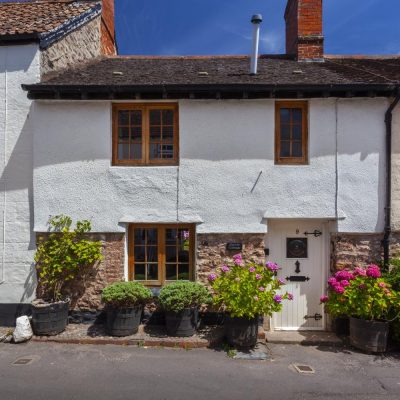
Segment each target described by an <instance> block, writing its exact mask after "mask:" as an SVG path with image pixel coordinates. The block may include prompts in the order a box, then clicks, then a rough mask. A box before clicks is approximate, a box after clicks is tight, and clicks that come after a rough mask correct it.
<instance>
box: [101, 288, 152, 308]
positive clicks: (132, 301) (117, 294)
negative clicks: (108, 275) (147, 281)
mask: <svg viewBox="0 0 400 400" xmlns="http://www.w3.org/2000/svg"><path fill="white" fill-rule="evenodd" d="M152 296H153V294H152V292H151V290H150V289H148V288H146V287H144V286H143V284H141V283H140V282H116V283H113V284H111V285H109V286H107V287H106V288H105V289H104V290H103V293H102V296H101V300H102V301H103V302H104V303H105V304H107V305H109V306H112V307H120V308H124V307H133V306H135V305H137V304H141V303H143V302H145V301H146V300H147V299H149V298H151V297H152Z"/></svg>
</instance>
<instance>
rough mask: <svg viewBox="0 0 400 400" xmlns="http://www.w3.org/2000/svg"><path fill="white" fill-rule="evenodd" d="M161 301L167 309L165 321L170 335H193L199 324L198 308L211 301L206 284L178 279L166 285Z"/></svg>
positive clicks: (161, 292)
mask: <svg viewBox="0 0 400 400" xmlns="http://www.w3.org/2000/svg"><path fill="white" fill-rule="evenodd" d="M159 301H160V304H161V306H162V307H163V309H164V310H165V323H166V328H167V333H168V335H170V336H179V337H184V336H192V335H194V333H195V331H196V329H197V325H198V309H199V306H200V305H202V304H206V303H209V302H210V301H211V296H210V293H209V291H208V290H207V288H206V287H205V286H203V285H202V284H200V283H196V282H188V281H178V282H174V283H171V284H169V285H167V286H164V287H163V288H162V289H161V291H160V296H159Z"/></svg>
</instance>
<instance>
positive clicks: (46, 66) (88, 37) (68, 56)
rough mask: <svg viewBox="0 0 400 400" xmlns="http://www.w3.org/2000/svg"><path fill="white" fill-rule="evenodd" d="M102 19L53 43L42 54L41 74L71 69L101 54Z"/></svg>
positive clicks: (95, 20)
mask: <svg viewBox="0 0 400 400" xmlns="http://www.w3.org/2000/svg"><path fill="white" fill-rule="evenodd" d="M100 22H101V17H100V16H99V17H97V18H95V19H94V20H92V21H90V22H89V23H87V24H85V25H83V26H81V27H80V28H78V29H77V30H75V31H73V32H71V33H70V34H68V35H66V36H65V37H63V38H62V39H61V40H59V41H57V42H55V43H53V44H52V45H51V46H50V47H48V48H47V49H45V50H43V51H42V53H41V73H42V74H46V73H48V72H51V71H57V70H60V69H63V68H67V67H71V66H74V65H76V64H77V63H79V62H81V61H85V60H88V59H91V58H94V57H97V56H99V55H100V54H101V42H100Z"/></svg>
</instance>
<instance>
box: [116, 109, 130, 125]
mask: <svg viewBox="0 0 400 400" xmlns="http://www.w3.org/2000/svg"><path fill="white" fill-rule="evenodd" d="M118 125H129V111H118Z"/></svg>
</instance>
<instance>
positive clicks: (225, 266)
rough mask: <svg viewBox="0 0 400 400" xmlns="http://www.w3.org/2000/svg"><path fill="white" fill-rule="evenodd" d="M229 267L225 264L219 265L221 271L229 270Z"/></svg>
mask: <svg viewBox="0 0 400 400" xmlns="http://www.w3.org/2000/svg"><path fill="white" fill-rule="evenodd" d="M230 270H231V269H230V268H229V267H228V266H227V265H223V266H222V267H221V271H222V272H229V271H230Z"/></svg>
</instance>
